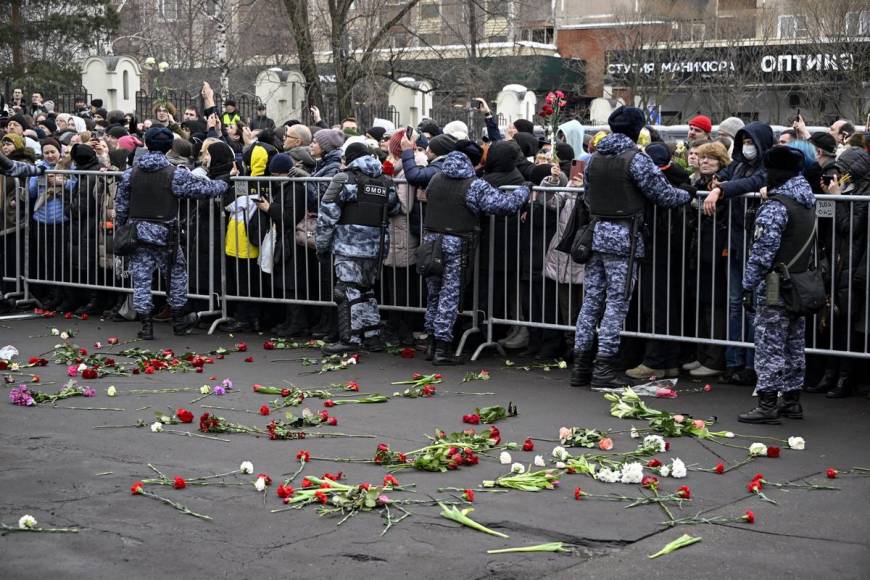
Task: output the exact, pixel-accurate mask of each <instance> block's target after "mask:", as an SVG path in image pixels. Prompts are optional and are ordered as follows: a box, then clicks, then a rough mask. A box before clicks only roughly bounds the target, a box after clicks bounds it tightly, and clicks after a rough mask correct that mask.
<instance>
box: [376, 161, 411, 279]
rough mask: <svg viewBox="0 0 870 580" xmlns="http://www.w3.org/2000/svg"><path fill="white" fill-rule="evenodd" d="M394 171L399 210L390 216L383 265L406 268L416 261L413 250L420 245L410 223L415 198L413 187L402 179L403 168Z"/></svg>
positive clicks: (403, 174)
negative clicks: (387, 250) (386, 250)
mask: <svg viewBox="0 0 870 580" xmlns="http://www.w3.org/2000/svg"><path fill="white" fill-rule="evenodd" d="M394 171H395V173H394V174H393V180H395V181H396V197H397V198H398V199H399V205H400V207H401V210H400V212H399V214H398V215H395V216H393V217H391V218H390V251H389V253H388V254H387V259H386V260H384V266H390V267H392V268H407V267H408V266H412V265H414V264H416V263H417V256H416V253H415V250H416V249H417V246H419V245H420V240H419V238H418V234H419V232H417V231H413V228H412V227H411V225H410V222H411V212H412V210H413V208H414V204H415V203H417V200H416V199H415V196H414V189H413V188H412V187H411V186H410V185H408V183H407V182H406V181H404V177H405V172H404V170H403V169H402V168H401V167H398V168H396V169H394Z"/></svg>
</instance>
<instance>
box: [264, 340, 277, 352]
mask: <svg viewBox="0 0 870 580" xmlns="http://www.w3.org/2000/svg"><path fill="white" fill-rule="evenodd" d="M263 349H264V350H275V343H274V342H272V341H271V340H267V341H265V342H264V343H263Z"/></svg>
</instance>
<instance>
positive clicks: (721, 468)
mask: <svg viewBox="0 0 870 580" xmlns="http://www.w3.org/2000/svg"><path fill="white" fill-rule="evenodd" d="M713 471H715V472H716V473H718V474H719V475H722V474H723V473H725V464H724V463H717V464H716V467H714V468H713Z"/></svg>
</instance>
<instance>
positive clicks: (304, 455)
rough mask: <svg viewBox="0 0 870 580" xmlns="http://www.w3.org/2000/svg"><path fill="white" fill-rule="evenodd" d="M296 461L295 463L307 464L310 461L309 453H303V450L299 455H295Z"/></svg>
mask: <svg viewBox="0 0 870 580" xmlns="http://www.w3.org/2000/svg"><path fill="white" fill-rule="evenodd" d="M296 460H297V461H304V462H305V463H308V462H309V461H311V452H310V451H305V450H304V449H303V450H302V451H300V452H299V453H297V454H296ZM303 487H304V486H303Z"/></svg>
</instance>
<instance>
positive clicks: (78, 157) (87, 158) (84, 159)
mask: <svg viewBox="0 0 870 580" xmlns="http://www.w3.org/2000/svg"><path fill="white" fill-rule="evenodd" d="M70 158H71V159H72V160H73V163H75V164H76V168H79V169H80V168H82V167H89V166H91V165H93V164H94V163H96V162H97V154H96V153H95V152H94V150H93V149H91V146H90V145H86V144H85V143H76V144H75V145H73V146H72V151H70Z"/></svg>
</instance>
